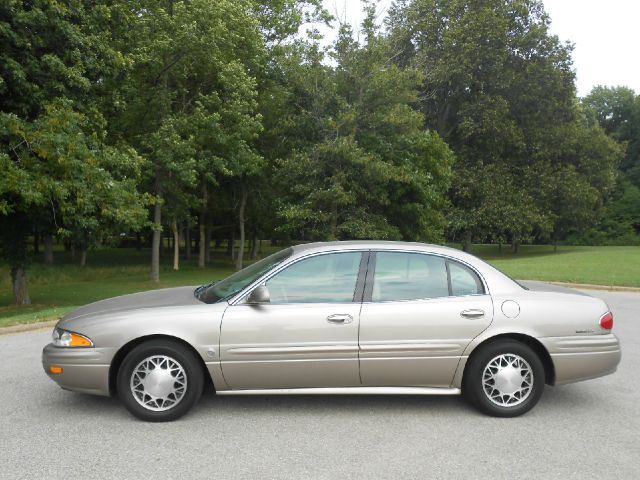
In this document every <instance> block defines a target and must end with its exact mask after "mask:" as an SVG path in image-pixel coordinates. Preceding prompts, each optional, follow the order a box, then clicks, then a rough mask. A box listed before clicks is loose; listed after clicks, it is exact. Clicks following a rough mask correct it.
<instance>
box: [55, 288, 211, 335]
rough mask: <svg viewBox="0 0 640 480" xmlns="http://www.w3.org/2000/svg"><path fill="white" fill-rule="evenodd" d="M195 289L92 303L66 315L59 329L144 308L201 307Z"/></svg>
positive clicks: (150, 293) (161, 291) (142, 293)
mask: <svg viewBox="0 0 640 480" xmlns="http://www.w3.org/2000/svg"><path fill="white" fill-rule="evenodd" d="M195 288H196V287H176V288H163V289H160V290H151V291H148V292H141V293H133V294H130V295H122V296H120V297H113V298H108V299H106V300H100V301H99V302H94V303H90V304H89V305H85V306H84V307H80V308H78V309H77V310H74V311H73V312H71V313H69V314H67V315H65V316H64V317H62V319H61V320H60V322H58V327H60V328H65V324H68V323H70V322H71V321H74V320H78V319H81V318H84V317H89V316H98V315H100V316H102V315H105V314H111V313H113V314H115V313H121V312H128V311H134V310H141V309H144V308H157V307H177V306H185V305H200V304H201V302H200V301H199V300H198V299H197V298H196V297H195V296H194V295H193V291H194V290H195Z"/></svg>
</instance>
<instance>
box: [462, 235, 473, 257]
mask: <svg viewBox="0 0 640 480" xmlns="http://www.w3.org/2000/svg"><path fill="white" fill-rule="evenodd" d="M472 248H473V244H472V243H471V232H465V233H464V243H463V244H462V250H463V251H465V252H467V253H471V249H472Z"/></svg>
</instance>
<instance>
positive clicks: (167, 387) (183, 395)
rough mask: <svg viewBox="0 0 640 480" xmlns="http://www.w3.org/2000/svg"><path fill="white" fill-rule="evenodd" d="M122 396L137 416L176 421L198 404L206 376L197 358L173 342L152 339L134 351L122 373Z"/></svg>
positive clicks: (128, 356) (118, 379) (123, 401)
mask: <svg viewBox="0 0 640 480" xmlns="http://www.w3.org/2000/svg"><path fill="white" fill-rule="evenodd" d="M117 382H118V395H119V397H120V399H121V400H122V403H124V405H125V407H127V409H128V410H129V411H130V412H131V413H132V414H134V415H135V416H136V417H138V418H140V419H142V420H146V421H150V422H167V421H171V420H176V419H177V418H180V417H181V416H182V415H184V414H185V413H187V412H188V411H189V410H190V409H191V408H192V407H193V406H194V405H195V404H196V402H197V401H198V399H199V398H200V396H201V394H202V388H203V385H204V374H203V371H202V367H201V366H200V361H199V360H198V358H197V357H196V355H195V354H194V353H193V352H192V351H190V350H189V349H187V348H185V347H184V346H183V345H181V344H179V343H177V342H174V341H171V340H150V341H148V342H145V343H143V344H141V345H138V346H137V347H136V348H134V349H133V350H132V351H131V352H129V354H128V355H127V356H126V357H125V359H124V361H123V362H122V365H121V366H120V370H119V371H118V378H117Z"/></svg>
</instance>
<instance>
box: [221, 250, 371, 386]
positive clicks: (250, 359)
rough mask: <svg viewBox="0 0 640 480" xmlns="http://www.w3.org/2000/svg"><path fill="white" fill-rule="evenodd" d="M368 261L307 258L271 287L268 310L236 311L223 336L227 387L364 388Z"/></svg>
mask: <svg viewBox="0 0 640 480" xmlns="http://www.w3.org/2000/svg"><path fill="white" fill-rule="evenodd" d="M367 257H368V253H363V252H360V251H352V252H332V253H331V252H330V253H323V254H316V255H313V256H309V257H304V258H301V259H299V260H297V261H294V262H293V263H291V264H289V265H287V266H285V267H284V268H282V270H280V271H278V272H277V273H275V274H274V275H273V276H271V277H270V278H268V279H267V280H266V281H265V282H264V285H266V287H267V289H268V290H269V294H270V298H271V300H270V302H269V303H266V304H260V305H249V304H246V303H241V304H238V305H231V306H229V307H228V308H227V310H226V311H225V313H224V316H223V319H222V327H221V335H220V357H221V368H222V373H223V375H224V378H225V381H226V382H227V384H228V385H229V386H230V387H231V388H232V389H270V388H272V389H273V388H278V389H281V388H302V387H343V386H356V385H359V384H360V376H359V369H358V322H359V314H360V305H361V299H362V289H363V286H364V275H365V272H366V260H367ZM359 278H360V281H358V279H359ZM357 285H358V286H359V288H358V289H357V288H356V286H357ZM356 290H359V293H357V292H356ZM356 297H357V298H356Z"/></svg>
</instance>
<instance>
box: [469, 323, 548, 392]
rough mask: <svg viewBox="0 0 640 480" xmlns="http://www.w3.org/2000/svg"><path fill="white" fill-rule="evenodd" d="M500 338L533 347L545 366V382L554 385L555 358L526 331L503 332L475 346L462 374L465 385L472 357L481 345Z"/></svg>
mask: <svg viewBox="0 0 640 480" xmlns="http://www.w3.org/2000/svg"><path fill="white" fill-rule="evenodd" d="M500 340H515V341H516V342H520V343H523V344H525V345H527V346H528V347H529V348H531V349H532V350H533V351H534V352H535V353H536V355H538V358H539V359H540V361H541V362H542V366H543V367H544V377H545V379H544V383H546V384H547V385H553V384H554V383H555V380H556V378H555V377H556V372H555V367H554V365H553V360H552V359H551V355H550V354H549V352H548V351H547V349H546V348H545V346H544V345H543V344H542V343H541V342H540V341H539V340H538V339H537V338H535V337H532V336H530V335H526V334H524V333H501V334H498V335H495V336H493V337H489V338H487V339H485V340H483V341H482V342H480V343H479V344H478V345H476V346H475V348H474V349H473V351H472V352H471V354H470V355H469V358H468V359H467V361H466V363H465V366H464V372H463V374H462V386H463V387H464V380H465V375H466V373H467V370H468V369H469V365H471V362H472V359H473V357H474V355H476V354H477V352H478V351H479V349H480V347H483V346H485V345H487V344H490V343H495V342H498V341H500Z"/></svg>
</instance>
